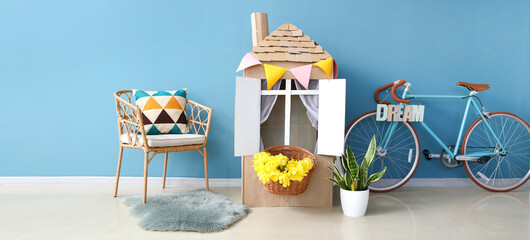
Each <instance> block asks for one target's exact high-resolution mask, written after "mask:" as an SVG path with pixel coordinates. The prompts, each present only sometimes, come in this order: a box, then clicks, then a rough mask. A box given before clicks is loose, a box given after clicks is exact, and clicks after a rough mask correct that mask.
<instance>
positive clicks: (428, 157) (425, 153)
mask: <svg viewBox="0 0 530 240" xmlns="http://www.w3.org/2000/svg"><path fill="white" fill-rule="evenodd" d="M423 155H424V156H425V159H427V160H429V161H430V160H431V159H432V158H431V156H430V155H431V152H429V150H428V149H424V150H423Z"/></svg>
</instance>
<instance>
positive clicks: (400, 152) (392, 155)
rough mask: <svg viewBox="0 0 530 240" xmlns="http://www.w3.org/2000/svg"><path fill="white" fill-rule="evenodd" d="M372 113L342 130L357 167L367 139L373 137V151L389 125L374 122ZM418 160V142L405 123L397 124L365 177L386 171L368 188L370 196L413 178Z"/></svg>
mask: <svg viewBox="0 0 530 240" xmlns="http://www.w3.org/2000/svg"><path fill="white" fill-rule="evenodd" d="M375 117H376V116H375V111H370V112H367V113H364V114H362V115H360V116H359V117H357V118H356V119H355V120H353V121H352V122H351V123H350V125H349V126H348V128H347V129H346V138H345V145H346V146H349V147H350V148H351V150H352V151H353V153H354V155H355V159H356V160H357V163H358V164H361V162H362V160H363V158H364V155H365V153H366V150H367V149H368V145H369V143H370V139H372V136H374V135H375V139H376V142H377V147H378V149H380V146H381V145H382V144H383V142H382V140H383V137H384V136H385V133H386V132H387V129H388V128H389V127H390V126H391V122H387V121H376V119H375ZM419 160H420V142H419V140H418V135H417V134H416V131H415V130H414V128H413V127H412V126H411V125H410V123H408V122H398V125H397V126H396V130H395V131H394V134H392V136H391V138H390V142H389V144H388V147H387V149H386V150H385V151H380V150H378V151H377V153H376V155H375V157H374V160H373V161H372V165H370V168H369V169H368V174H369V175H370V174H373V173H376V172H379V171H381V170H382V169H383V168H384V167H387V169H386V172H385V174H384V175H383V177H382V178H381V179H380V180H379V181H377V182H373V183H371V184H370V186H369V188H370V190H372V191H374V192H388V191H392V190H395V189H397V188H399V187H401V186H403V184H405V183H406V182H407V181H408V180H409V179H410V178H411V177H412V175H414V172H415V171H416V168H417V167H418V162H419Z"/></svg>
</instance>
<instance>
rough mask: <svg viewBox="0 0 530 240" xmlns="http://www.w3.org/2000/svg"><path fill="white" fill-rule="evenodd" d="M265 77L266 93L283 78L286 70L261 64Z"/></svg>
mask: <svg viewBox="0 0 530 240" xmlns="http://www.w3.org/2000/svg"><path fill="white" fill-rule="evenodd" d="M263 67H265V76H266V77H267V91H268V90H269V89H271V87H272V86H274V84H275V83H276V82H277V81H278V80H279V79H280V78H281V77H282V76H283V74H284V73H285V71H287V69H285V68H282V67H276V66H274V65H269V64H263Z"/></svg>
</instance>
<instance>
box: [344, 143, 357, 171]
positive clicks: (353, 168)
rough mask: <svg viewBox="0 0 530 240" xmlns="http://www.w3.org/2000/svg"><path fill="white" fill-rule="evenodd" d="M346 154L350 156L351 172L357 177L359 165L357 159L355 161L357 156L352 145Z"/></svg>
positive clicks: (349, 165)
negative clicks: (352, 149)
mask: <svg viewBox="0 0 530 240" xmlns="http://www.w3.org/2000/svg"><path fill="white" fill-rule="evenodd" d="M346 154H347V156H348V167H349V168H350V173H351V174H352V176H353V177H354V178H356V177H357V175H358V174H359V165H357V161H355V156H354V155H353V152H352V151H351V149H350V146H348V148H347V149H346Z"/></svg>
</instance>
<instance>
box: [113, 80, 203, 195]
mask: <svg viewBox="0 0 530 240" xmlns="http://www.w3.org/2000/svg"><path fill="white" fill-rule="evenodd" d="M114 98H115V99H116V112H117V115H118V131H119V143H120V152H119V158H118V169H117V171H116V186H115V189H114V197H116V196H117V194H118V183H119V180H120V168H121V160H122V155H123V148H136V149H142V150H143V152H144V193H143V203H146V199H147V169H148V165H149V163H150V162H151V160H152V159H153V157H154V156H155V155H156V154H159V153H165V159H164V173H163V177H162V178H163V180H162V188H165V187H166V171H167V158H168V153H170V152H181V151H192V150H196V151H197V152H199V153H200V154H201V155H202V156H203V157H204V178H205V181H206V190H207V191H208V190H209V186H208V161H207V154H206V142H207V141H208V132H209V130H210V121H211V118H212V111H213V110H212V109H211V108H209V107H206V106H203V105H201V104H198V103H196V102H194V101H191V100H189V99H188V100H187V102H186V111H187V118H188V119H187V120H188V124H189V129H190V134H192V135H194V136H199V137H200V139H201V140H200V143H197V141H195V143H194V144H191V145H186V144H182V143H180V144H175V143H169V144H160V141H164V139H162V140H160V139H158V140H157V143H158V144H152V143H153V140H152V139H150V137H152V136H160V135H146V133H145V129H144V123H143V119H142V117H141V116H142V112H141V110H140V108H138V107H137V106H136V105H134V103H133V102H132V99H133V96H132V90H121V91H117V92H115V93H114ZM180 135H182V137H188V136H192V135H188V134H180ZM186 135H187V136H186ZM202 139H204V142H202ZM162 143H163V142H162ZM150 145H151V146H150ZM164 145H169V146H164Z"/></svg>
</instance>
